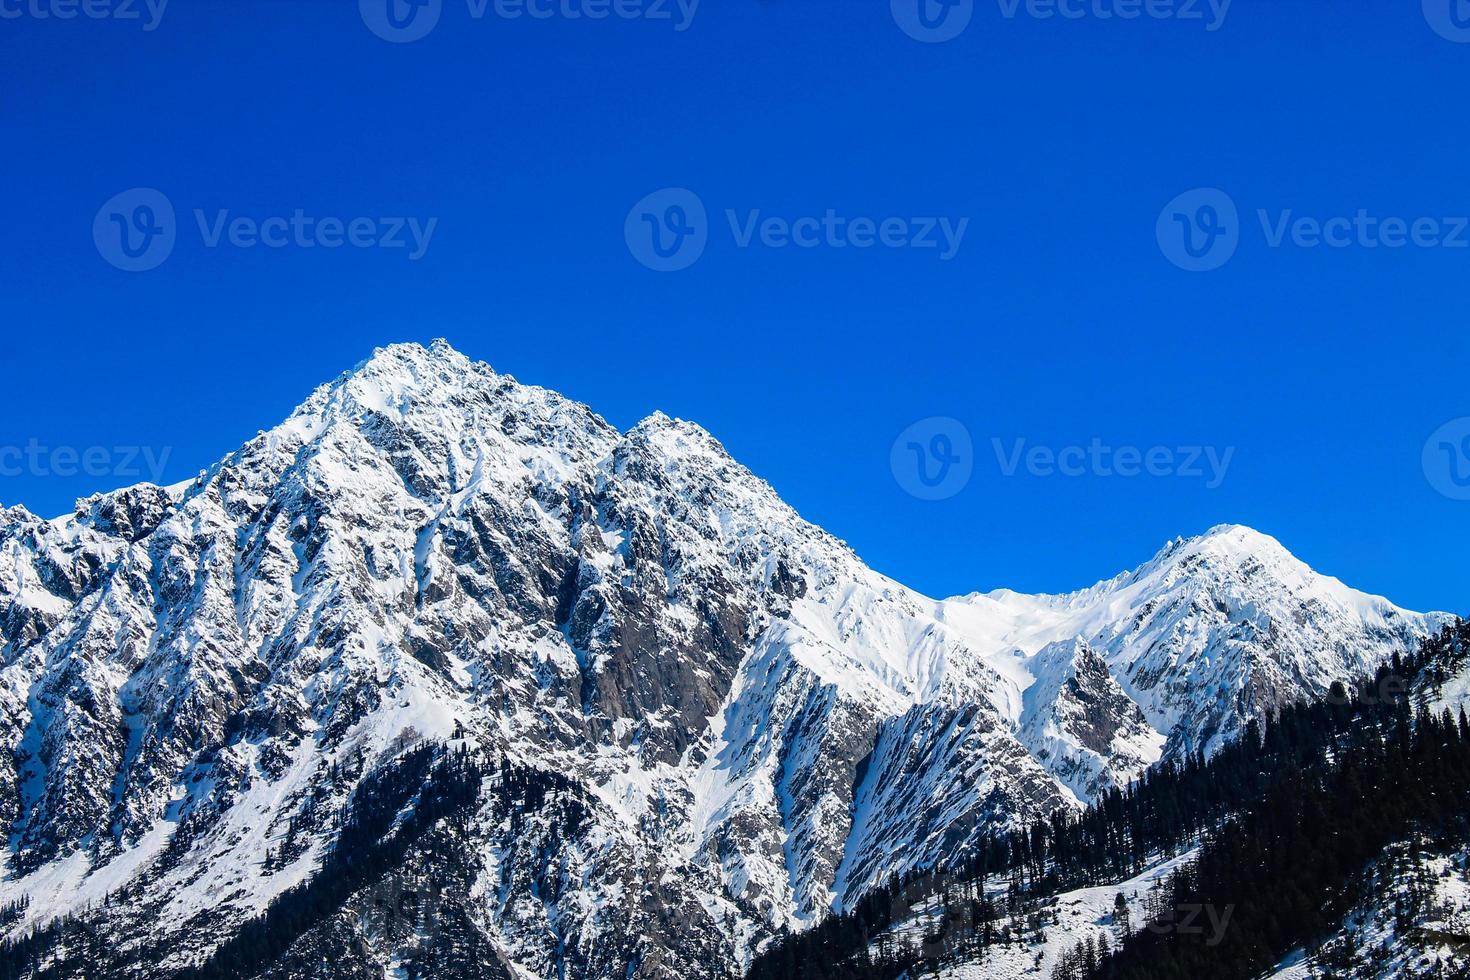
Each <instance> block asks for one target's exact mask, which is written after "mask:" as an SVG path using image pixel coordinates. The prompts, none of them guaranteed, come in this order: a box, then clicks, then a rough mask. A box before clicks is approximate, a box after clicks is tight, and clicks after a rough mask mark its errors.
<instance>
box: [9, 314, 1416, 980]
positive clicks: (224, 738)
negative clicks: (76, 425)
mask: <svg viewBox="0 0 1470 980" xmlns="http://www.w3.org/2000/svg"><path fill="white" fill-rule="evenodd" d="M1444 619H1445V617H1442V616H1438V615H1421V614H1418V613H1412V612H1407V611H1405V610H1402V609H1399V608H1397V607H1395V606H1393V605H1392V604H1390V603H1389V602H1387V601H1386V600H1384V599H1380V598H1376V597H1371V596H1367V595H1363V594H1362V593H1359V592H1355V591H1353V590H1352V589H1350V588H1348V587H1346V586H1344V585H1343V584H1342V583H1340V582H1338V581H1336V580H1335V579H1331V578H1327V577H1324V576H1321V575H1318V574H1316V573H1314V572H1313V571H1312V570H1311V569H1309V568H1307V567H1306V566H1305V565H1304V564H1302V563H1301V562H1300V561H1298V560H1296V559H1295V558H1293V557H1292V556H1291V555H1290V554H1289V553H1288V552H1287V551H1286V550H1285V549H1284V548H1282V547H1281V545H1280V544H1278V543H1277V542H1276V541H1274V540H1273V539H1271V538H1269V537H1266V536H1265V535H1262V534H1259V533H1257V532H1254V531H1251V530H1249V529H1246V528H1241V527H1229V526H1227V527H1219V528H1215V529H1213V530H1211V531H1210V532H1208V533H1206V534H1204V535H1202V536H1200V537H1197V538H1192V539H1183V540H1177V541H1174V542H1172V543H1170V544H1169V545H1168V546H1166V547H1165V548H1164V550H1162V551H1161V552H1160V553H1159V554H1158V555H1156V556H1155V557H1154V558H1153V559H1151V560H1150V561H1148V562H1147V563H1146V564H1144V565H1142V566H1140V567H1139V568H1138V569H1136V570H1135V571H1132V572H1127V573H1124V574H1122V575H1119V576H1117V577H1115V578H1113V579H1110V580H1108V581H1106V582H1102V583H1099V584H1098V585H1095V586H1093V587H1091V588H1089V589H1086V590H1083V591H1080V592H1075V593H1071V594H1068V595H1058V596H1028V595H1020V594H1017V593H1012V592H1005V591H1001V592H993V593H989V594H986V595H978V594H977V595H970V596H965V597H960V598H955V599H949V600H944V601H937V600H934V599H930V598H927V597H925V596H922V595H920V594H918V593H916V592H914V591H913V590H911V589H908V588H906V587H904V586H903V585H901V584H899V583H897V582H895V581H893V580H891V579H889V578H887V577H885V576H883V575H880V574H878V573H877V572H874V571H873V570H871V569H869V568H868V567H867V566H866V565H864V564H863V562H862V561H861V560H860V559H859V558H858V557H857V556H856V555H855V554H854V553H853V552H852V551H851V549H849V548H848V547H847V546H846V545H845V544H843V543H842V542H840V541H838V540H837V539H836V538H834V537H832V536H831V535H830V534H828V533H826V532H825V531H823V530H821V529H820V528H818V527H815V526H814V525H812V524H810V523H808V522H806V521H804V520H802V519H801V518H800V517H799V516H798V515H797V514H796V513H795V511H793V510H792V509H791V508H790V507H789V506H787V505H786V504H785V503H783V502H782V501H781V499H780V498H779V497H778V496H777V494H776V493H775V491H774V490H773V489H772V488H771V487H770V486H769V485H768V484H766V483H765V482H764V481H762V480H760V479H759V478H758V477H756V476H755V475H753V474H752V473H751V472H750V471H749V470H747V469H746V468H745V467H743V466H741V465H740V464H739V463H738V462H737V461H735V460H734V459H732V458H731V457H730V455H729V454H728V453H727V452H726V451H725V449H724V448H723V447H722V446H721V445H720V443H719V442H718V441H717V440H716V439H715V438H714V437H712V436H711V435H710V434H709V433H707V432H705V431H704V430H703V429H701V428H699V427H698V426H696V425H693V424H691V423H688V422H683V421H678V420H674V419H670V418H668V417H666V416H664V415H662V414H655V415H653V416H651V417H650V418H648V419H646V420H644V421H643V422H641V423H639V424H638V425H636V426H634V427H633V428H632V429H630V430H629V431H627V432H619V431H618V430H617V429H615V428H614V427H612V426H611V425H609V424H608V423H607V422H605V421H604V420H603V419H601V418H600V417H598V416H597V415H596V414H594V413H593V412H592V411H591V410H590V409H588V408H587V407H585V406H583V405H580V404H577V403H575V402H572V401H569V400H567V399H565V398H563V397H561V396H560V395H558V394H556V393H554V392H550V391H547V390H544V389H541V388H536V387H531V386H526V385H522V384H520V383H518V382H517V381H515V380H514V379H513V378H511V377H509V376H508V375H503V374H498V373H496V372H495V371H493V370H492V369H491V368H489V367H488V366H486V365H484V364H477V363H474V362H471V361H470V360H468V359H467V358H465V357H464V356H463V355H461V354H459V353H458V352H456V351H455V350H453V349H452V348H451V347H450V346H449V345H447V344H446V343H444V342H442V341H436V342H435V343H434V344H433V345H432V346H430V347H428V348H425V347H421V346H418V345H414V344H405V345H394V346H391V347H387V348H384V349H381V350H379V351H377V352H375V354H374V355H373V356H372V357H371V358H370V359H368V360H367V361H365V362H363V363H362V364H359V365H358V366H357V367H356V368H354V369H353V370H351V371H349V372H347V373H345V374H343V375H342V376H340V377H338V378H337V379H335V380H334V381H332V382H330V383H328V384H325V385H323V386H321V387H320V388H318V389H317V390H316V391H315V392H313V393H312V394H311V395H310V396H309V397H308V398H307V400H306V401H305V402H304V403H302V405H301V406H300V407H299V408H298V409H297V410H296V411H295V412H293V413H292V414H291V416H290V417H289V418H288V419H286V420H285V421H284V422H282V423H281V424H280V425H277V426H275V427H274V428H272V429H270V430H268V431H264V432H262V433H261V434H259V435H258V436H256V437H255V438H254V439H252V440H251V441H250V442H248V443H247V444H246V445H244V446H242V447H241V448H239V449H238V450H236V451H235V452H233V453H231V454H230V455H228V456H226V457H224V458H223V459H221V460H220V461H219V462H218V463H217V464H215V465H214V466H212V467H210V468H209V469H208V470H206V471H204V472H202V473H201V474H200V475H199V477H198V478H197V479H196V480H194V481H192V482H189V483H186V484H182V485H178V486H174V487H167V488H163V487H156V486H151V485H140V486H135V487H129V488H126V489H122V490H117V491H114V492H111V493H104V494H99V495H96V496H93V497H91V498H88V499H86V500H83V501H80V502H78V505H77V508H76V512H75V513H74V514H72V515H69V516H67V517H64V518H61V519H58V520H51V521H48V520H42V519H40V518H37V517H36V516H34V515H33V514H31V513H30V512H28V511H26V510H25V509H24V508H22V507H18V506H17V507H11V508H9V509H5V510H0V642H3V650H0V654H3V655H0V741H3V744H4V748H5V752H4V754H3V757H0V819H3V821H4V823H5V825H6V826H7V827H8V828H9V846H8V849H7V851H6V856H5V868H4V875H5V877H4V880H3V881H0V930H3V932H4V933H5V934H7V935H9V936H10V937H11V938H15V937H19V936H22V935H24V934H26V933H27V932H28V931H29V930H31V929H33V928H37V927H44V926H46V925H47V924H48V923H50V924H52V928H51V930H50V931H43V933H42V934H40V935H41V945H42V946H43V947H44V949H43V950H42V952H40V953H38V954H37V955H38V956H39V958H40V961H42V962H46V963H50V964H52V965H55V966H58V968H67V969H73V970H75V969H78V968H80V967H88V968H89V969H88V973H87V975H88V976H110V975H114V973H115V975H118V976H143V977H154V976H158V977H162V976H170V975H173V974H174V973H176V972H177V971H180V970H183V969H185V968H188V967H191V966H197V965H199V964H201V963H203V962H204V961H205V960H207V959H208V958H209V957H210V956H211V954H212V953H213V952H214V951H215V950H216V949H217V948H218V947H220V945H221V944H222V943H224V942H226V941H227V940H229V939H230V938H231V937H232V936H235V935H238V934H239V932H240V930H241V929H242V927H243V926H244V924H245V923H246V922H247V921H248V920H250V919H251V918H252V917H255V916H258V915H260V914H261V913H262V912H264V911H265V910H267V909H270V908H272V907H275V906H273V903H276V905H277V906H278V905H279V903H280V902H281V901H284V900H285V897H288V896H289V895H290V894H294V893H296V892H302V890H305V892H303V893H305V894H309V895H312V896H319V895H323V894H327V895H332V896H335V897H333V898H332V899H331V901H330V902H328V901H327V900H326V899H321V900H320V902H318V905H320V906H321V907H320V908H317V911H316V912H315V913H314V917H309V918H304V919H301V920H300V921H299V922H298V921H296V920H293V923H294V924H293V926H292V928H293V929H295V932H291V933H290V939H291V941H290V944H289V948H287V949H286V950H285V952H283V953H282V954H281V956H280V957H279V958H278V959H276V960H274V961H272V963H271V965H269V966H268V967H267V968H266V969H264V970H263V971H260V975H264V976H281V977H288V976H293V975H298V974H296V973H294V972H293V970H296V969H297V967H295V966H292V965H291V964H301V963H310V964H312V967H311V973H312V975H314V976H319V977H357V976H383V975H389V976H391V975H395V974H394V972H393V971H395V970H397V971H399V973H398V974H396V975H403V976H411V975H415V974H414V973H412V972H411V971H409V968H408V967H407V966H405V964H409V963H414V964H422V963H424V962H427V961H426V960H425V959H424V958H425V957H431V959H432V972H433V975H436V976H505V977H515V978H524V977H544V978H552V977H556V978H559V980H560V978H569V980H572V978H577V980H580V978H602V977H613V976H617V977H658V978H665V977H679V978H692V977H722V976H726V975H727V974H728V971H730V970H732V969H739V968H740V967H741V966H743V965H744V964H747V963H748V962H749V960H750V957H751V955H752V953H753V952H754V951H755V950H756V949H757V948H759V947H760V946H761V945H762V944H764V943H765V942H767V941H768V940H769V939H770V938H771V937H773V936H775V935H777V934H778V933H779V932H780V931H782V930H791V929H801V928H804V927H806V926H807V925H809V924H811V923H812V922H814V921H816V920H817V919H819V918H821V917H822V916H824V915H826V914H827V913H828V912H830V911H831V910H832V909H834V908H842V907H844V906H847V905H850V904H851V903H852V902H854V901H856V900H857V899H858V898H860V897H861V896H862V895H864V894H865V893H866V892H867V890H869V889H870V888H872V887H873V886H874V885H876V884H878V883H881V882H882V881H884V880H886V879H887V878H888V877H889V876H890V875H892V874H894V873H896V872H902V871H905V870H909V869H912V868H917V867H922V866H926V865H929V864H932V863H933V862H936V861H938V860H940V859H942V858H944V857H946V856H950V855H954V854H956V853H959V852H961V851H962V850H963V849H964V848H965V847H966V846H967V845H968V844H970V843H972V842H974V841H976V840H977V839H979V838H980V837H981V836H982V835H984V834H985V833H987V832H990V831H994V830H997V829H1001V828H1007V827H1013V826H1017V825H1019V824H1020V823H1021V822H1022V821H1029V820H1031V819H1034V818H1037V817H1039V816H1044V815H1046V814H1049V813H1051V812H1053V811H1055V810H1056V809H1058V808H1077V807H1080V806H1082V805H1084V804H1086V803H1087V802H1088V801H1090V800H1092V799H1094V798H1096V797H1097V796H1098V794H1100V793H1101V792H1103V791H1105V790H1107V789H1108V788H1111V787H1115V786H1120V785H1125V784H1127V783H1128V782H1130V781H1132V780H1133V779H1135V778H1137V777H1138V776H1139V775H1140V774H1141V773H1142V772H1143V771H1145V770H1146V769H1147V768H1148V767H1149V766H1150V765H1152V764H1154V763H1155V762H1157V761H1159V760H1160V759H1162V758H1166V757H1171V756H1179V755H1182V754H1187V753H1195V752H1200V753H1205V754H1210V753H1212V752H1214V751H1215V750H1216V749H1218V748H1219V747H1220V746H1222V745H1224V744H1225V743H1226V742H1228V741H1229V740H1230V739H1232V738H1233V737H1234V736H1235V735H1237V734H1238V733H1239V732H1240V731H1241V730H1242V728H1243V726H1244V725H1245V724H1246V723H1247V722H1248V721H1249V720H1251V719H1256V718H1261V717H1264V716H1266V715H1267V714H1269V713H1270V712H1271V711H1272V710H1273V709H1275V708H1277V707H1279V706H1280V705H1282V704H1284V703H1286V702H1288V701H1291V700H1293V699H1297V698H1303V697H1313V696H1318V695H1321V694H1322V693H1323V692H1324V691H1325V690H1326V689H1327V688H1328V686H1329V685H1330V684H1331V683H1332V682H1333V681H1335V680H1341V679H1345V678H1349V677H1352V676H1355V675H1357V674H1359V673H1362V672H1365V671H1367V670H1369V669H1371V668H1372V667H1373V666H1375V665H1376V664H1378V663H1381V662H1382V661H1383V660H1384V659H1385V658H1387V657H1388V656H1390V655H1391V654H1392V653H1393V652H1394V651H1395V650H1401V649H1405V648H1408V647H1411V646H1413V645H1415V644H1416V643H1417V642H1418V641H1419V639H1420V638H1421V637H1423V636H1425V635H1427V634H1429V633H1431V632H1432V631H1434V630H1435V629H1437V628H1438V626H1439V624H1440V623H1441V621H1443V620H1444ZM439 745H446V746H450V747H452V749H444V750H443V751H444V752H449V751H454V752H459V753H461V754H462V756H464V757H468V758H474V759H477V760H480V761H481V763H482V764H483V766H484V767H485V773H486V775H484V777H483V778H484V785H483V787H482V789H481V791H480V793H479V795H478V796H473V794H472V797H473V801H472V802H470V803H466V804H464V805H462V806H461V807H460V809H458V810H456V811H454V815H453V816H452V817H445V818H444V819H442V820H440V821H438V822H437V823H434V824H433V826H432V828H430V829H429V830H424V829H423V828H418V829H417V830H415V836H412V837H411V838H410V835H409V828H411V827H417V826H418V825H417V824H415V823H414V822H413V821H411V820H409V819H408V817H407V814H410V813H412V812H414V811H415V807H416V806H419V807H420V808H423V806H424V800H425V799H426V797H425V796H424V794H425V793H426V792H427V791H428V790H427V789H426V786H427V784H424V785H419V784H418V783H413V782H412V781H409V782H408V783H405V785H406V786H407V787H408V788H406V789H404V790H403V792H404V793H405V794H406V795H405V796H404V797H403V804H402V806H401V807H400V808H399V809H398V815H397V816H396V817H393V819H392V820H390V821H389V823H388V824H387V825H386V826H385V828H384V832H385V833H386V834H387V835H388V836H387V837H385V838H384V839H391V840H393V841H396V842H399V843H401V845H402V846H401V847H399V846H398V845H397V844H395V846H394V847H393V848H390V849H389V850H390V851H391V860H390V859H389V858H387V857H383V858H381V862H382V864H383V867H382V868H381V869H377V870H375V871H374V876H373V880H372V886H371V887H370V888H369V887H355V886H354V888H352V889H350V890H349V889H339V891H341V892H343V893H342V894H338V893H337V892H335V891H332V889H331V888H330V887H328V886H329V885H330V883H326V884H323V883H322V881H321V879H322V876H323V875H324V874H326V873H327V872H326V870H324V869H327V868H329V867H331V868H335V867H337V865H336V864H334V863H332V861H331V860H330V858H331V856H332V855H333V853H334V842H336V841H337V839H338V837H339V835H340V834H342V833H344V830H343V827H344V825H346V826H355V825H354V824H352V823H351V820H352V814H353V813H354V812H356V811H357V810H363V809H364V808H366V807H367V805H368V803H369V802H371V801H375V800H380V799H384V798H387V797H385V796H384V795H383V794H387V793H388V789H386V788H384V787H392V786H396V785H398V783H396V782H394V779H395V778H397V777H394V776H392V773H393V772H396V771H397V770H393V769H392V767H393V766H395V765H396V764H399V763H401V762H402V761H403V760H405V759H410V760H411V759H417V758H418V756H417V755H415V754H414V753H415V750H416V749H423V748H424V747H431V746H439ZM385 774H387V775H385ZM410 783H411V785H409V784H410ZM415 786H417V787H418V788H417V789H415V788H414V787H415ZM415 801H418V803H417V804H416V803H415ZM390 816H392V814H390ZM393 828H398V830H396V831H394V830H393ZM374 853H375V854H376V853H377V852H374ZM385 853H386V852H385ZM375 860H378V859H377V858H375ZM375 868H376V865H375ZM313 888H315V889H316V890H315V891H313V890H312V889H313ZM293 890H294V891H293ZM408 896H411V898H410V897H408ZM425 896H432V897H433V901H434V903H435V904H434V908H435V910H436V913H435V915H434V916H433V917H432V918H433V919H434V922H436V923H439V924H440V925H438V926H432V927H431V926H430V925H426V924H425V921H426V917H425V914H424V913H423V911H422V909H423V908H424V906H423V902H425V901H426V899H425ZM313 901H315V899H313ZM322 903H325V904H322ZM405 903H408V904H407V905H405ZM409 906H411V907H412V908H413V909H416V910H418V911H416V912H414V913H413V914H411V915H410V914H409V913H407V912H404V911H403V909H404V908H406V907H409ZM314 908H315V906H314ZM384 909H388V910H389V911H387V912H385V911H384ZM67 916H70V917H71V919H70V920H69V921H70V923H71V927H70V929H69V930H68V929H60V928H57V927H56V923H59V922H62V921H64V920H63V917H67ZM443 923H453V924H454V925H453V928H454V941H453V942H445V941H444V935H443V929H445V928H448V927H447V926H444V925H443ZM77 929H83V930H84V932H85V935H86V936H88V937H90V938H89V940H88V942H89V943H92V945H88V943H84V942H81V941H80V940H78V939H76V935H77V934H78V933H77ZM102 948H105V949H106V950H107V952H106V954H105V956H103V954H100V953H98V952H96V950H98V949H102ZM471 962H472V965H467V964H471ZM414 969H419V967H414ZM419 975H422V974H419Z"/></svg>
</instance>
